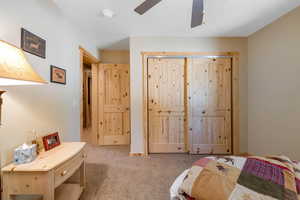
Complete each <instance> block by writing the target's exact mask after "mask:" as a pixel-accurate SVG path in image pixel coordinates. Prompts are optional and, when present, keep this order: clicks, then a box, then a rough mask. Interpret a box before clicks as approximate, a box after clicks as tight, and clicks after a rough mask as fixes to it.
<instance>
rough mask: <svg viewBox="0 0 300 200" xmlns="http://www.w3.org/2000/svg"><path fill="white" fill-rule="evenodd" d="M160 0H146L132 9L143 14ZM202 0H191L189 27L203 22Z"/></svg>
mask: <svg viewBox="0 0 300 200" xmlns="http://www.w3.org/2000/svg"><path fill="white" fill-rule="evenodd" d="M161 1H162V0H146V1H144V2H143V3H142V4H141V5H139V6H138V7H137V8H136V9H134V11H135V12H137V13H139V14H140V15H143V14H144V13H145V12H147V11H148V10H150V9H151V8H152V7H154V6H155V5H156V4H158V3H159V2H161ZM203 1H204V0H193V11H192V22H191V28H194V27H197V26H200V25H201V24H203V16H204V4H203Z"/></svg>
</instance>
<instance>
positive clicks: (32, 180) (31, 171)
mask: <svg viewBox="0 0 300 200" xmlns="http://www.w3.org/2000/svg"><path fill="white" fill-rule="evenodd" d="M84 147H85V143H83V142H71V143H62V144H61V145H60V146H58V147H56V148H54V149H52V150H50V151H47V152H43V153H41V154H40V155H39V156H38V157H37V159H36V160H34V161H33V162H31V163H28V164H22V165H15V164H10V165H8V166H6V167H4V168H3V169H2V170H1V171H2V174H3V199H5V200H12V199H13V196H14V195H42V196H43V200H54V199H55V200H66V199H68V200H78V199H79V197H80V195H81V193H82V191H83V189H84V187H85V157H86V156H85V154H84ZM75 172H78V173H79V174H80V178H79V180H78V181H76V182H75V183H66V181H67V179H69V178H70V177H71V176H72V175H74V174H75Z"/></svg>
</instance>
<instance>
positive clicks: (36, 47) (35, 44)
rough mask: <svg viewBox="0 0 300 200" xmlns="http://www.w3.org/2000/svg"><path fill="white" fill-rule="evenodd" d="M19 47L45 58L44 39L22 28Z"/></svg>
mask: <svg viewBox="0 0 300 200" xmlns="http://www.w3.org/2000/svg"><path fill="white" fill-rule="evenodd" d="M21 48H22V49H23V50H24V51H26V52H28V53H31V54H33V55H36V56H39V57H41V58H44V59H45V58H46V40H44V39H42V38H40V37H39V36H37V35H35V34H33V33H31V32H29V31H27V30H26V29H24V28H22V29H21Z"/></svg>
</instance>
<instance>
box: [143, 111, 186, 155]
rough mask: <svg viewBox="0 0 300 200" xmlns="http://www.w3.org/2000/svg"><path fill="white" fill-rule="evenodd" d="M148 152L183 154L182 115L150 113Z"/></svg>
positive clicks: (175, 113) (180, 113)
mask: <svg viewBox="0 0 300 200" xmlns="http://www.w3.org/2000/svg"><path fill="white" fill-rule="evenodd" d="M149 116H150V117H151V125H150V127H149V144H150V145H149V150H150V152H155V153H167V152H169V153H173V152H184V151H185V149H184V113H182V112H179V113H177V112H172V113H169V112H160V111H159V112H150V113H149Z"/></svg>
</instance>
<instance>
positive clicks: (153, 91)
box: [148, 58, 185, 153]
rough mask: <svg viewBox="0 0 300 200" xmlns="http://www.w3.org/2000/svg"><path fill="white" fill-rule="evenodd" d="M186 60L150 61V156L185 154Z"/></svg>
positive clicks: (152, 59) (155, 59) (154, 59)
mask: <svg viewBox="0 0 300 200" xmlns="http://www.w3.org/2000/svg"><path fill="white" fill-rule="evenodd" d="M184 71H185V59H177V58H176V59H175V58H174V59H173V58H167V59H165V58H163V59H157V58H149V59H148V115H149V117H148V128H149V152H150V153H176V152H184V151H185V144H184V132H185V131H184V118H185V108H184V96H185V95H184V91H185V89H184V81H185V78H184Z"/></svg>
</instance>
